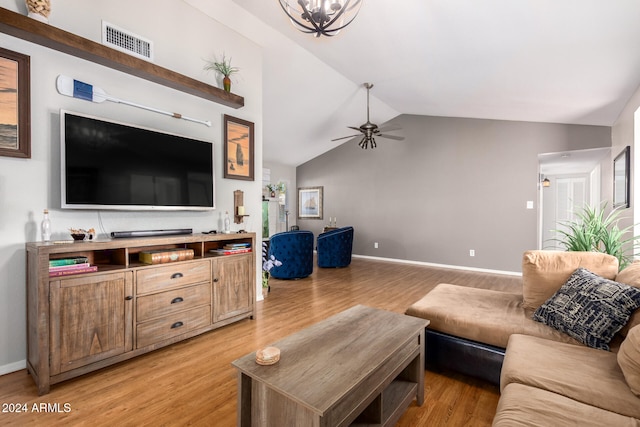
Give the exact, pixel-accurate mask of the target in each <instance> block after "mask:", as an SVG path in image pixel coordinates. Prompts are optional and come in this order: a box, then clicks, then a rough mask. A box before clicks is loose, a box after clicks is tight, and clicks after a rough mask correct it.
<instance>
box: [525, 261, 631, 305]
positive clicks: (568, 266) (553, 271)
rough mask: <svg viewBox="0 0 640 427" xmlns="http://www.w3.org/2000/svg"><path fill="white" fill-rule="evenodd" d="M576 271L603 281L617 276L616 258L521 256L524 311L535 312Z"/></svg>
mask: <svg viewBox="0 0 640 427" xmlns="http://www.w3.org/2000/svg"><path fill="white" fill-rule="evenodd" d="M578 267H584V268H586V269H588V270H589V271H593V272H594V273H596V274H597V275H599V276H602V277H604V278H606V279H613V278H614V277H616V274H617V273H618V258H616V257H614V256H611V255H607V254H603V253H600V252H561V251H544V250H532V251H526V252H524V254H523V256H522V296H523V299H524V307H525V308H530V309H533V310H535V309H537V308H538V307H539V306H540V305H542V303H544V302H545V301H546V300H548V299H549V298H550V297H551V296H552V295H553V294H554V293H555V292H556V291H557V290H558V289H560V286H562V285H563V284H564V283H565V282H566V281H567V279H568V278H569V276H571V274H572V273H573V272H574V271H576V269H577V268H578Z"/></svg>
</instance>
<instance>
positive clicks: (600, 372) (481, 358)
mask: <svg viewBox="0 0 640 427" xmlns="http://www.w3.org/2000/svg"><path fill="white" fill-rule="evenodd" d="M583 269H586V271H585V270H583ZM522 273H523V280H522V284H523V286H522V289H518V290H514V291H513V292H512V293H508V292H499V291H492V290H487V289H476V288H469V287H464V286H456V285H452V284H440V285H438V286H437V287H436V288H434V289H433V290H432V291H431V292H430V293H429V294H427V295H426V296H425V297H424V298H422V299H421V300H420V301H418V302H416V303H415V304H413V305H412V306H411V307H409V308H408V309H407V311H406V314H408V315H412V316H417V317H422V318H425V319H428V320H430V321H431V324H430V326H429V328H428V329H427V333H428V335H429V334H431V340H429V337H428V338H427V343H426V345H427V359H428V360H429V359H431V364H432V366H429V364H427V367H429V368H431V369H433V368H436V369H438V368H442V367H444V368H448V369H457V370H460V371H461V372H463V373H467V374H471V375H474V374H477V376H479V377H481V378H485V379H488V380H489V381H493V382H494V383H499V384H500V390H501V398H500V402H499V405H498V411H497V413H496V417H495V420H494V425H496V426H513V425H516V426H517V425H531V426H533V425H536V426H538V425H581V426H582V425H630V426H640V310H636V308H637V307H638V303H639V301H640V299H639V298H638V294H639V292H638V290H636V289H635V288H640V263H634V264H632V265H631V266H629V267H627V268H626V269H625V270H623V271H622V272H620V273H618V260H617V259H616V258H614V257H612V256H609V255H606V254H601V253H595V252H558V251H527V252H525V253H524V255H523V264H522ZM592 273H593V274H592ZM601 278H604V279H609V280H614V279H615V280H616V281H617V282H619V283H623V284H627V285H631V287H629V286H626V285H618V284H615V283H612V284H611V285H608V284H607V283H605V284H604V285H605V287H604V288H602V289H604V290H603V292H606V293H608V294H607V295H605V297H606V298H604V301H605V303H608V299H607V298H609V297H611V298H612V301H616V303H617V302H618V301H621V303H620V304H619V306H617V307H608V308H607V306H606V304H605V307H604V308H603V309H600V308H598V310H596V311H595V312H594V310H593V308H592V307H591V305H590V304H591V303H590V302H583V299H584V296H583V295H582V294H583V293H586V294H588V292H591V290H590V289H591V286H594V287H595V289H598V290H600V288H599V287H598V286H600V284H601V282H602V281H603V280H602V279H601ZM604 282H606V281H604ZM609 286H611V287H609ZM616 286H617V287H616ZM633 287H635V288H633ZM576 289H577V291H576ZM585 289H586V290H585ZM612 289H613V291H612ZM587 290H589V291H587ZM573 291H576V292H575V293H574V294H570V292H573ZM614 291H615V292H614ZM618 291H620V292H618ZM609 294H615V295H609ZM567 295H570V296H571V298H569V297H568V296H567ZM628 295H630V296H628ZM587 296H588V295H587ZM568 298H569V299H570V300H568ZM596 299H598V298H596ZM591 300H593V298H591ZM576 301H577V302H576ZM599 303H600V302H596V304H599ZM597 307H600V306H597ZM621 307H622V308H621ZM609 308H611V309H612V312H611V314H609V312H607V311H606V310H607V309H609ZM562 310H567V312H566V313H565V312H563V311H562ZM625 310H626V314H625ZM634 310H635V312H634V313H633V314H632V315H631V317H629V312H633V311H634ZM603 311H604V312H607V314H606V315H603V314H602V312H603ZM592 312H593V313H594V314H593V315H591V313H592ZM619 312H622V314H620V313H619ZM534 314H535V316H536V318H538V320H540V321H536V320H533V317H534ZM598 316H600V317H602V316H604V317H605V320H602V319H601V318H600V317H598ZM609 316H610V317H611V318H612V319H613V320H611V319H609ZM618 316H621V318H620V319H619V318H618ZM625 316H626V317H625ZM558 319H559V320H558ZM576 319H577V320H576ZM585 319H587V320H586V322H585ZM627 320H628V322H627ZM542 322H544V323H542ZM563 322H565V323H568V324H569V326H568V327H567V328H564V329H563V327H564V324H561V325H558V324H557V323H563ZM572 322H573V323H572ZM580 322H585V323H589V322H592V323H594V325H587V326H588V327H583V325H582V324H581V323H580ZM616 322H618V323H616ZM545 323H546V324H545ZM621 323H626V326H625V327H624V328H622V329H621V330H620V326H621ZM548 325H549V326H548ZM632 328H633V329H632ZM559 329H560V330H559ZM594 331H596V332H594ZM613 332H617V333H616V334H615V336H614V337H613V339H611V340H610V341H609V339H610V337H611V336H612V334H613ZM569 334H571V335H572V336H570V335H569ZM600 335H603V337H601V336H600ZM586 344H588V345H586ZM592 347H596V348H592ZM609 349H610V350H611V351H609ZM429 353H432V357H431V358H430V357H429ZM433 354H435V356H433ZM486 354H490V355H491V356H490V357H486ZM443 361H444V362H443ZM441 362H442V364H443V365H444V366H438V365H439V363H441ZM434 365H435V366H434ZM470 366H471V367H470ZM458 368H459V369H458ZM485 369H486V370H488V371H489V372H490V373H489V374H488V375H487V374H486V373H484V370H485ZM496 376H497V378H496Z"/></svg>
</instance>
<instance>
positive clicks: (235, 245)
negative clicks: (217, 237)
mask: <svg viewBox="0 0 640 427" xmlns="http://www.w3.org/2000/svg"><path fill="white" fill-rule="evenodd" d="M250 247H251V243H227V244H226V245H224V246H223V248H224V249H245V248H250Z"/></svg>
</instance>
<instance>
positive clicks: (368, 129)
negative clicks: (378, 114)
mask: <svg viewBox="0 0 640 427" xmlns="http://www.w3.org/2000/svg"><path fill="white" fill-rule="evenodd" d="M364 87H366V88H367V123H365V124H363V125H361V126H360V127H354V126H347V127H348V128H349V129H353V130H357V131H359V132H360V133H361V134H362V135H364V136H363V137H362V140H361V141H360V142H359V143H358V145H359V146H360V147H361V148H364V149H365V150H366V149H367V148H369V144H371V148H376V140H375V138H374V136H379V137H381V138H388V139H395V140H396V141H402V140H403V139H404V137H402V136H395V135H383V134H382V132H389V131H392V130H400V128H399V127H397V126H388V127H384V128H379V127H378V125H376V124H375V123H371V121H369V90H370V89H371V88H372V87H373V84H371V83H365V84H364ZM359 135H360V134H355V135H349V136H343V137H340V138H336V139H332V140H331V141H338V140H341V139H346V138H353V137H354V136H359Z"/></svg>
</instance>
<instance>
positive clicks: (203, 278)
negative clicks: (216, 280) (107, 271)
mask: <svg viewBox="0 0 640 427" xmlns="http://www.w3.org/2000/svg"><path fill="white" fill-rule="evenodd" d="M210 280H211V263H210V262H209V260H201V261H195V262H180V263H177V264H175V265H165V266H162V267H153V268H143V269H140V270H137V271H136V289H137V291H136V292H137V294H146V293H150V292H154V291H162V290H166V289H170V288H175V287H177V286H184V285H190V284H195V283H198V282H208V281H210Z"/></svg>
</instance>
